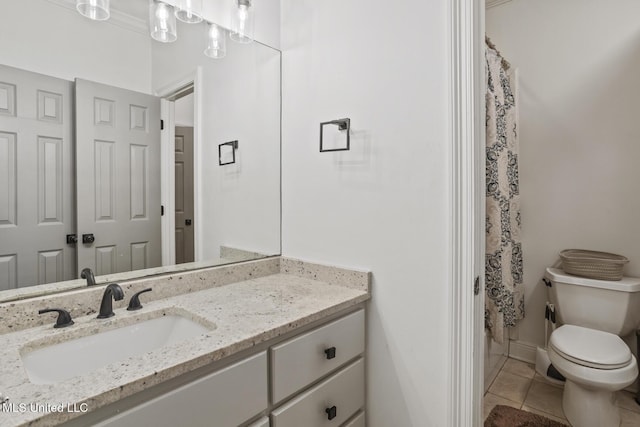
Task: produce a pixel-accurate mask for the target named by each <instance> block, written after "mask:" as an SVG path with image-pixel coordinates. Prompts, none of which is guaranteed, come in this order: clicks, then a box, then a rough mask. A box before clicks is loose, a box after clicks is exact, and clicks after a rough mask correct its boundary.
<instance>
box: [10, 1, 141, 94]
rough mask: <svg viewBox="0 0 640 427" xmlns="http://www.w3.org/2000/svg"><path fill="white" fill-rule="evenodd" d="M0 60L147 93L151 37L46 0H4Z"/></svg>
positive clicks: (32, 69) (52, 74) (17, 65)
mask: <svg viewBox="0 0 640 427" xmlns="http://www.w3.org/2000/svg"><path fill="white" fill-rule="evenodd" d="M0 52H1V55H0V62H1V63H2V64H5V65H10V66H12V67H17V68H22V69H25V70H29V71H34V72H37V73H41V74H46V75H49V76H53V77H59V78H62V79H66V80H74V79H75V78H76V77H80V78H83V79H87V80H92V81H97V82H100V83H105V84H110V85H113V86H119V87H122V88H125V89H130V90H136V91H140V92H145V93H149V92H150V89H151V81H150V76H151V39H150V37H149V36H148V35H146V34H140V33H137V32H135V31H131V30H128V29H124V28H121V27H119V26H117V25H114V24H113V23H111V22H109V21H107V22H94V21H91V20H89V19H87V18H84V17H83V16H81V15H80V14H79V13H77V12H76V11H74V10H70V9H67V8H65V7H62V6H59V5H56V4H53V3H50V2H49V1H46V0H29V1H24V0H6V1H3V2H2V3H1V4H0Z"/></svg>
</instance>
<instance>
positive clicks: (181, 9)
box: [175, 0, 202, 24]
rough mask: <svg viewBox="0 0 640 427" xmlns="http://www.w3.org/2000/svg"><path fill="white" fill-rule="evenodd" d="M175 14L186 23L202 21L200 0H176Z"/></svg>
mask: <svg viewBox="0 0 640 427" xmlns="http://www.w3.org/2000/svg"><path fill="white" fill-rule="evenodd" d="M175 14H176V18H178V19H179V20H180V21H182V22H186V23H187V24H197V23H199V22H202V0H178V1H177V2H176V6H175Z"/></svg>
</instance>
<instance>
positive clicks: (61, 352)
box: [22, 314, 215, 384]
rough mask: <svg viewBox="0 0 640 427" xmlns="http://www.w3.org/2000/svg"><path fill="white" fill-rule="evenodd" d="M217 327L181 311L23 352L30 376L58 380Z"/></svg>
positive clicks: (34, 380)
mask: <svg viewBox="0 0 640 427" xmlns="http://www.w3.org/2000/svg"><path fill="white" fill-rule="evenodd" d="M214 328H215V325H212V326H210V327H207V326H204V325H203V324H201V323H197V322H194V321H192V320H190V319H188V318H186V317H183V316H180V315H177V314H167V315H164V316H162V317H157V318H155V319H150V320H144V321H139V322H137V323H134V324H132V325H128V326H123V327H120V328H117V329H112V330H109V331H105V332H100V333H98V334H93V335H88V336H85V337H82V338H76V339H72V340H69V341H65V342H62V343H59V344H53V345H50V346H47V347H43V348H38V349H36V350H33V351H28V352H25V353H24V354H22V362H23V364H24V367H25V369H26V370H27V374H28V375H29V380H30V381H31V382H32V383H34V384H54V383H57V382H60V381H64V380H66V379H69V378H72V377H75V376H78V375H83V374H86V373H89V372H91V371H94V370H96V369H99V368H101V367H103V366H106V365H109V364H111V363H116V362H119V361H122V360H124V359H126V358H128V357H132V356H138V355H142V354H145V353H148V352H150V351H153V350H155V349H158V348H161V347H164V346H167V345H171V344H174V343H177V342H180V341H183V340H186V339H189V338H194V337H197V336H198V335H201V334H203V333H206V332H209V331H211V330H212V329H214Z"/></svg>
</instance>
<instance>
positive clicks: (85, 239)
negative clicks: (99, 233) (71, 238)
mask: <svg viewBox="0 0 640 427" xmlns="http://www.w3.org/2000/svg"><path fill="white" fill-rule="evenodd" d="M95 241H96V238H95V236H94V235H93V234H83V235H82V243H84V244H91V243H93V242H95Z"/></svg>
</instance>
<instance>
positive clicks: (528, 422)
mask: <svg viewBox="0 0 640 427" xmlns="http://www.w3.org/2000/svg"><path fill="white" fill-rule="evenodd" d="M484 427H568V426H567V425H566V424H562V423H559V422H557V421H553V420H550V419H549V418H547V417H543V416H542V415H538V414H532V413H531V412H527V411H522V410H520V409H516V408H512V407H511V406H504V405H496V406H495V407H494V408H493V409H492V410H491V413H490V414H489V416H488V417H487V419H486V420H485V421H484Z"/></svg>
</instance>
